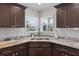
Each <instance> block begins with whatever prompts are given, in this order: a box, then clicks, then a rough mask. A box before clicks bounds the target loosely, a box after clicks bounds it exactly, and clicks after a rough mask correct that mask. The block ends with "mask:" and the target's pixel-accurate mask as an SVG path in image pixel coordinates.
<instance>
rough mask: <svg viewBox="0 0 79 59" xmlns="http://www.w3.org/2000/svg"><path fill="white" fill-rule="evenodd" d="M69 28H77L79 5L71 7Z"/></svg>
mask: <svg viewBox="0 0 79 59" xmlns="http://www.w3.org/2000/svg"><path fill="white" fill-rule="evenodd" d="M70 11H71V14H70V17H71V22H72V23H71V26H72V27H79V5H73V6H71V10H70Z"/></svg>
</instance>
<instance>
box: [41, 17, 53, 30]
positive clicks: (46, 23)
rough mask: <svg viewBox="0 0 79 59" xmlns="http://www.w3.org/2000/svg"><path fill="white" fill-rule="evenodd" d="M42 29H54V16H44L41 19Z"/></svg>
mask: <svg viewBox="0 0 79 59" xmlns="http://www.w3.org/2000/svg"><path fill="white" fill-rule="evenodd" d="M41 31H53V18H52V17H43V18H42V19H41Z"/></svg>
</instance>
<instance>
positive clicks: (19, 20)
mask: <svg viewBox="0 0 79 59" xmlns="http://www.w3.org/2000/svg"><path fill="white" fill-rule="evenodd" d="M14 12H15V26H14V27H24V26H25V10H24V9H22V8H20V7H16V6H14Z"/></svg>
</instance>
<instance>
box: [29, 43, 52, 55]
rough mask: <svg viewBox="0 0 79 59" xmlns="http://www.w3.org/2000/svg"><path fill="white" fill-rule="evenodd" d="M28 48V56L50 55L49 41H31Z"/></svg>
mask: <svg viewBox="0 0 79 59" xmlns="http://www.w3.org/2000/svg"><path fill="white" fill-rule="evenodd" d="M28 50H29V52H28V55H29V56H51V43H46V42H31V43H29V48H28Z"/></svg>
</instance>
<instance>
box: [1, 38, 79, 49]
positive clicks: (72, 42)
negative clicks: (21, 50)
mask: <svg viewBox="0 0 79 59" xmlns="http://www.w3.org/2000/svg"><path fill="white" fill-rule="evenodd" d="M32 38H33V37H24V38H21V39H20V38H19V39H18V40H10V41H0V49H2V48H6V47H10V46H14V45H18V44H22V43H27V42H37V41H39V42H52V43H56V44H60V45H64V46H68V47H72V48H76V49H79V39H55V38H49V40H31V39H32ZM37 38H38V37H37ZM41 38H44V37H41Z"/></svg>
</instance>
